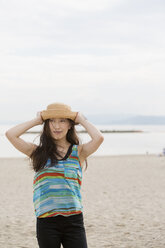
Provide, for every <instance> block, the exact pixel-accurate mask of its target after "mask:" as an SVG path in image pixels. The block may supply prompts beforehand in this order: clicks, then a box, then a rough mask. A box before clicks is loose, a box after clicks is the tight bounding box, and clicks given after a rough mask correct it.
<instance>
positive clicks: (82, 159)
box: [77, 144, 85, 164]
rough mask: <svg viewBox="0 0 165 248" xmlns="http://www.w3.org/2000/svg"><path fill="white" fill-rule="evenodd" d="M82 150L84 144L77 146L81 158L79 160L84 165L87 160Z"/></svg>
mask: <svg viewBox="0 0 165 248" xmlns="http://www.w3.org/2000/svg"><path fill="white" fill-rule="evenodd" d="M82 148H83V144H81V145H77V151H78V156H79V159H80V162H81V164H83V163H84V161H85V158H83V156H82V153H81V152H82Z"/></svg>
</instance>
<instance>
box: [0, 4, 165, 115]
mask: <svg viewBox="0 0 165 248" xmlns="http://www.w3.org/2000/svg"><path fill="white" fill-rule="evenodd" d="M164 5H165V3H164V1H159V0H158V1H153V0H151V1H148V0H147V1H141V0H140V1H128V0H126V1H124V0H115V1H114V0H113V1H108V0H102V1H100V0H95V1H94V0H88V1H87V0H84V1H76V0H71V1H64V0H58V1H57V0H48V1H39V0H35V1H32V0H29V1H27V2H23V1H20V0H19V1H18V0H14V1H11V0H7V1H1V3H0V36H1V40H0V54H1V57H0V77H1V92H0V105H1V106H0V110H1V112H2V114H1V118H2V119H3V118H4V119H5V118H7V117H8V114H6V113H8V112H10V111H11V106H13V107H14V112H13V111H12V113H11V116H12V115H13V118H16V119H18V117H19V116H20V112H21V117H22V118H23V117H24V118H26V116H31V113H34V112H35V111H36V109H40V108H44V107H45V106H46V105H47V104H49V102H52V101H56V100H58V101H64V102H68V103H69V104H71V105H73V107H77V108H78V109H81V110H82V111H86V112H88V113H92V112H93V111H97V112H101V113H103V112H104V113H107V112H114V113H115V112H116V111H117V112H123V113H127V112H132V113H134V112H139V114H141V113H142V114H143V113H145V114H147V113H148V114H152V112H154V113H155V114H161V113H162V114H163V113H164V109H163V107H162V106H163V105H164V104H165V102H164V101H165V100H164V96H163V94H162V92H164V91H165V86H164V64H165V56H164V54H165V46H164V42H165V34H164V21H165V20H164V19H165V16H164V11H163V9H164ZM149 91H150V94H149ZM155 96H156V99H157V100H156V101H155V103H154V107H152V108H151V106H152V105H153V98H154V97H155ZM130 103H131V104H130ZM142 104H143V107H142ZM4 108H5V109H6V111H4ZM24 109H26V111H24ZM15 111H16V112H15ZM19 111H20V112H19ZM18 113H19V114H18Z"/></svg>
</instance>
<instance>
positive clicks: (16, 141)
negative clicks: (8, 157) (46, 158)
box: [5, 112, 43, 156]
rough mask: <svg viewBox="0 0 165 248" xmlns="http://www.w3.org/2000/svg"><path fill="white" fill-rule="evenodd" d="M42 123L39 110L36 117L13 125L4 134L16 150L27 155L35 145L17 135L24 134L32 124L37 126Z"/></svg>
mask: <svg viewBox="0 0 165 248" xmlns="http://www.w3.org/2000/svg"><path fill="white" fill-rule="evenodd" d="M42 123H43V121H42V118H41V115H40V112H38V114H37V117H36V118H34V119H32V120H30V121H26V122H24V123H21V124H19V125H17V126H15V127H12V128H10V129H9V130H7V131H6V133H5V135H6V137H7V138H8V140H9V141H10V142H11V143H12V145H13V146H14V147H15V148H16V149H17V150H19V151H20V152H22V153H24V154H26V155H27V156H30V155H31V153H32V151H33V150H34V149H35V148H36V147H37V146H36V145H35V144H33V143H31V142H26V141H24V140H23V139H21V138H20V137H19V136H21V135H22V134H24V133H25V132H26V131H27V130H28V129H30V128H32V127H34V126H37V125H41V124H42Z"/></svg>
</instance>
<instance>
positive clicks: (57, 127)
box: [49, 118, 71, 139]
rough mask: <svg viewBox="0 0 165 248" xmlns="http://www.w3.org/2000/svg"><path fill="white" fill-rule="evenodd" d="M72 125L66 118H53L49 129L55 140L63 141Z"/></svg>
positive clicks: (50, 120)
mask: <svg viewBox="0 0 165 248" xmlns="http://www.w3.org/2000/svg"><path fill="white" fill-rule="evenodd" d="M70 127H71V124H70V122H69V120H68V119H66V118H51V119H49V128H50V132H51V136H52V137H53V138H54V139H61V138H63V137H66V135H67V132H68V130H69V129H70Z"/></svg>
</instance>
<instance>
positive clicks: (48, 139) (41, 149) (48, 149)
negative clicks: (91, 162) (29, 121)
mask: <svg viewBox="0 0 165 248" xmlns="http://www.w3.org/2000/svg"><path fill="white" fill-rule="evenodd" d="M68 120H69V122H70V124H71V128H70V129H69V130H68V132H67V135H66V140H67V141H68V142H69V143H71V144H72V145H74V144H75V145H79V144H80V143H81V141H80V139H79V137H78V135H77V132H76V129H75V125H76V124H75V122H74V121H73V120H71V119H68ZM57 156H60V157H61V155H60V154H59V153H58V151H57V147H56V144H55V142H54V139H53V138H52V136H51V131H50V128H49V119H47V120H45V121H44V125H43V130H42V133H41V135H40V142H39V145H38V146H37V148H36V149H35V150H34V151H33V152H32V153H31V155H30V159H31V162H32V168H33V170H34V171H36V172H37V171H39V170H40V169H42V168H44V166H45V164H46V162H47V160H48V158H50V160H51V165H55V164H57V162H58V160H57ZM85 162H86V169H87V166H88V163H87V160H85Z"/></svg>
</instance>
